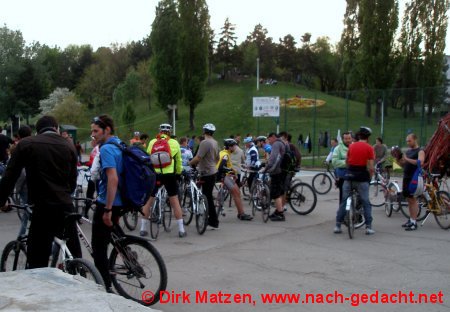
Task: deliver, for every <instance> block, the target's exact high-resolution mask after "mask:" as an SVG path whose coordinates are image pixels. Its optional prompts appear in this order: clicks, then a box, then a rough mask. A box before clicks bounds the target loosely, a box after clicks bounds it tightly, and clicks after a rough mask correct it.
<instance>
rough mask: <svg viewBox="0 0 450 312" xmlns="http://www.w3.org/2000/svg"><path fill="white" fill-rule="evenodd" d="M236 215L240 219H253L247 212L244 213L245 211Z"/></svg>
mask: <svg viewBox="0 0 450 312" xmlns="http://www.w3.org/2000/svg"><path fill="white" fill-rule="evenodd" d="M237 217H238V219H239V220H241V221H251V220H252V219H253V217H252V216H251V215H248V214H245V213H241V214H238V216H237Z"/></svg>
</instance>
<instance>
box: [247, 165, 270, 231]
mask: <svg viewBox="0 0 450 312" xmlns="http://www.w3.org/2000/svg"><path fill="white" fill-rule="evenodd" d="M250 200H251V203H252V214H253V216H255V214H256V211H257V210H259V211H261V213H262V219H263V222H264V223H266V222H267V221H268V220H269V215H270V189H269V186H268V185H267V176H266V174H265V173H258V174H257V175H256V176H255V178H254V180H253V185H252V187H251V197H250Z"/></svg>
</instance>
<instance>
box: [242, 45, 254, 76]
mask: <svg viewBox="0 0 450 312" xmlns="http://www.w3.org/2000/svg"><path fill="white" fill-rule="evenodd" d="M239 49H240V50H241V53H242V70H243V72H244V73H245V74H248V75H252V74H254V73H256V59H257V58H258V47H257V46H256V43H253V42H251V43H247V44H245V43H243V44H241V45H240V47H239Z"/></svg>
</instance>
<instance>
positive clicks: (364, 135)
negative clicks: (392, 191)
mask: <svg viewBox="0 0 450 312" xmlns="http://www.w3.org/2000/svg"><path fill="white" fill-rule="evenodd" d="M371 134H372V130H371V129H370V128H368V127H361V128H360V129H359V131H358V132H357V133H356V134H355V136H354V137H353V135H352V133H351V132H345V133H343V135H342V139H341V142H340V143H338V144H337V145H335V146H333V148H332V152H331V153H330V156H331V157H328V158H327V160H330V159H331V163H332V165H333V167H334V168H335V174H336V177H337V183H336V186H337V187H338V189H339V208H338V211H337V215H336V225H335V227H334V233H335V234H340V233H342V230H341V224H342V223H343V222H344V217H345V213H346V211H345V209H346V201H345V199H346V198H347V197H348V196H349V194H350V191H351V189H352V188H353V189H356V190H357V192H358V194H359V198H360V201H361V204H362V207H363V209H364V219H365V226H366V234H367V235H372V234H375V231H374V230H373V229H372V221H373V218H372V207H371V204H370V201H369V183H370V181H371V177H373V175H374V171H375V170H374V169H375V166H378V167H379V168H381V167H382V166H383V164H384V162H385V161H386V159H387V158H388V149H387V147H386V145H383V140H382V138H377V139H376V143H375V145H374V146H371V145H369V137H370V135H371ZM336 143H337V142H336ZM406 144H407V146H408V150H407V151H406V152H405V154H403V153H401V151H400V149H399V148H398V147H395V148H394V153H393V154H394V155H395V154H397V156H396V159H395V161H396V162H397V163H398V165H400V166H402V167H403V169H404V170H403V183H402V185H403V189H402V195H403V196H404V198H406V199H407V202H408V209H409V215H410V219H409V220H407V222H406V223H405V224H402V227H404V228H405V230H406V231H414V230H416V229H417V223H416V218H417V214H418V202H417V199H416V198H415V197H414V196H413V194H411V193H410V191H409V189H408V186H409V184H410V182H411V180H412V177H413V175H414V172H415V171H416V169H417V167H418V161H421V162H422V163H423V161H424V158H425V154H424V151H423V150H422V149H421V148H420V147H419V144H418V141H417V136H416V135H415V134H414V133H410V134H409V135H408V136H407V138H406ZM387 167H389V166H387Z"/></svg>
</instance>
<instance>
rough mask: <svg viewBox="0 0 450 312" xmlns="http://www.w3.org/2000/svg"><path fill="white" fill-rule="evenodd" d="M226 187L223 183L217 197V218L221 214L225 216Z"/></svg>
mask: <svg viewBox="0 0 450 312" xmlns="http://www.w3.org/2000/svg"><path fill="white" fill-rule="evenodd" d="M225 196H226V194H225V188H224V187H223V186H222V185H221V186H220V187H219V190H218V192H217V198H216V202H217V204H216V213H217V218H219V217H220V216H223V217H225V215H226V214H225V210H224V207H223V205H224V203H225V199H226V198H225Z"/></svg>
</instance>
